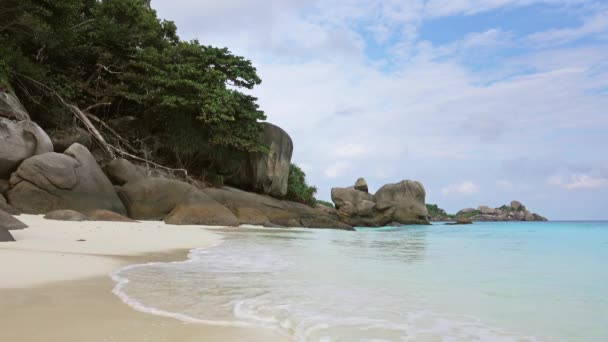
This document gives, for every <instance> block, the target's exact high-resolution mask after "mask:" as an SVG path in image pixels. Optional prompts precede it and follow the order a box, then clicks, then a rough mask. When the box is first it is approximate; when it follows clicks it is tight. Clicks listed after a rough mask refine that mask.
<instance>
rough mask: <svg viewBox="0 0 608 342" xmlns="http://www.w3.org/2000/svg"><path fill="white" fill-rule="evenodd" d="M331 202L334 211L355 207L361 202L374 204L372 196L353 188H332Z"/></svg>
mask: <svg viewBox="0 0 608 342" xmlns="http://www.w3.org/2000/svg"><path fill="white" fill-rule="evenodd" d="M331 200H332V201H333V202H334V205H335V206H336V209H338V210H340V209H341V208H342V207H344V206H347V207H348V206H349V205H352V206H355V207H356V206H357V205H359V203H361V202H362V201H370V202H374V196H373V195H370V194H368V193H367V192H363V191H360V190H357V189H355V188H332V189H331Z"/></svg>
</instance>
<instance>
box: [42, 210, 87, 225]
mask: <svg viewBox="0 0 608 342" xmlns="http://www.w3.org/2000/svg"><path fill="white" fill-rule="evenodd" d="M44 218H45V219H47V220H55V221H72V222H81V221H86V220H87V216H86V215H84V214H82V213H79V212H77V211H75V210H69V209H63V210H53V211H51V212H49V213H47V214H46V215H44Z"/></svg>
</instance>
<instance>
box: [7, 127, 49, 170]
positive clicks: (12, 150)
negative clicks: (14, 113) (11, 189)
mask: <svg viewBox="0 0 608 342" xmlns="http://www.w3.org/2000/svg"><path fill="white" fill-rule="evenodd" d="M0 141H1V143H0V179H8V178H9V177H10V175H11V173H12V172H13V171H15V170H16V169H17V167H18V166H19V164H21V162H23V161H24V160H25V159H27V158H29V157H32V156H35V155H38V154H43V153H47V152H52V151H53V144H52V143H51V139H50V138H49V137H48V135H46V133H45V132H44V131H43V130H42V128H40V127H39V126H38V125H36V124H35V123H34V122H32V121H19V122H13V121H11V120H8V119H5V118H1V117H0Z"/></svg>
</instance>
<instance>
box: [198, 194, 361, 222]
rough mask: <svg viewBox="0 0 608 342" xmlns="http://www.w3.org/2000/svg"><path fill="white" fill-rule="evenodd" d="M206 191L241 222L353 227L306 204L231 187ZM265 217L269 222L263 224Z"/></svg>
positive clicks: (328, 212)
mask: <svg viewBox="0 0 608 342" xmlns="http://www.w3.org/2000/svg"><path fill="white" fill-rule="evenodd" d="M203 191H204V192H205V193H206V194H208V195H209V196H211V197H212V198H213V199H215V200H216V201H218V202H219V203H221V204H223V205H225V206H226V207H228V208H229V209H230V210H232V211H233V212H234V213H235V214H236V215H237V217H239V220H240V223H241V224H255V225H259V224H262V225H264V226H269V227H274V226H282V227H305V228H332V229H343V230H352V227H351V226H349V225H347V224H345V223H342V222H340V221H339V220H338V217H337V215H335V214H332V213H331V212H330V211H324V210H320V209H316V208H312V207H309V206H307V205H305V204H301V203H295V202H290V201H282V200H278V199H276V198H272V197H270V196H266V195H260V194H256V193H251V192H246V191H242V190H238V189H234V188H230V187H223V188H207V189H204V190H203ZM334 212H335V211H334ZM264 220H267V221H268V223H263V221H264Z"/></svg>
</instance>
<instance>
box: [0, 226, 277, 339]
mask: <svg viewBox="0 0 608 342" xmlns="http://www.w3.org/2000/svg"><path fill="white" fill-rule="evenodd" d="M18 219H19V220H21V221H22V222H24V223H26V224H27V225H28V226H29V228H26V229H23V230H16V231H11V233H12V234H13V236H14V237H15V239H16V240H17V241H16V242H5V243H2V244H0V270H2V271H1V274H2V276H1V278H0V307H2V310H1V311H0V341H24V342H29V341H32V342H33V341H41V342H42V341H44V342H50V341H62V342H70V341H201V340H205V341H244V340H247V341H252V340H253V341H256V340H257V341H268V340H277V339H278V340H280V339H281V337H280V336H275V335H274V334H273V333H271V332H268V331H264V330H262V329H252V328H236V327H215V326H206V325H201V324H189V323H183V322H180V321H178V320H175V319H171V318H165V317H158V316H154V315H150V314H145V313H140V312H137V311H135V310H134V309H132V308H131V307H129V306H128V305H126V304H124V303H123V302H121V301H120V299H118V298H117V297H116V296H115V295H113V294H112V292H111V291H112V288H113V287H114V285H115V283H114V282H113V281H112V279H111V278H110V273H111V272H112V271H114V270H116V269H118V268H120V267H123V266H125V265H128V264H134V263H143V262H150V261H170V260H182V259H185V258H186V256H187V252H188V250H190V249H192V248H200V247H209V246H212V245H215V244H218V243H220V242H221V237H220V236H219V235H218V234H215V233H213V232H211V231H210V230H208V229H205V228H208V227H200V226H170V225H165V224H164V223H162V222H140V223H125V222H97V221H84V222H65V221H51V220H46V219H44V218H42V217H41V216H35V215H21V216H18Z"/></svg>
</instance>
